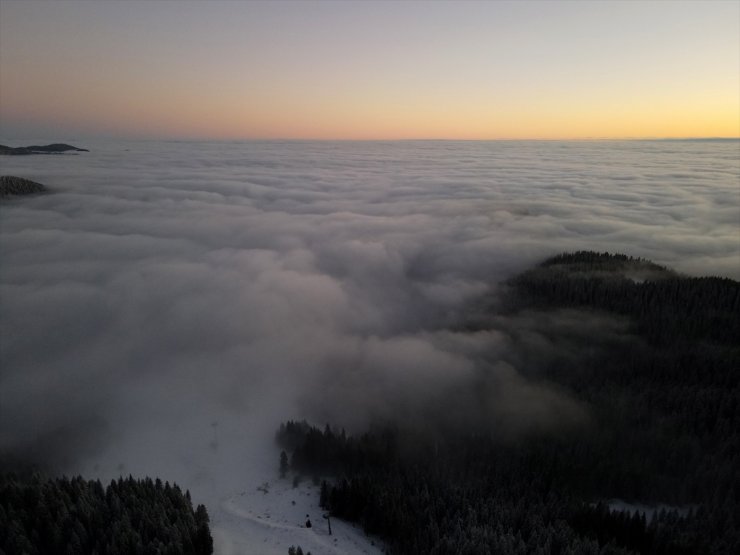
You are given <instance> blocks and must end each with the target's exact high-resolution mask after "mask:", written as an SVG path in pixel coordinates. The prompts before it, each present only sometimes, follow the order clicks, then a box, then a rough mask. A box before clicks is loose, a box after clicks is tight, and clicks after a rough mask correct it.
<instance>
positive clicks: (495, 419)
mask: <svg viewBox="0 0 740 555" xmlns="http://www.w3.org/2000/svg"><path fill="white" fill-rule="evenodd" d="M7 143H9V144H11V145H14V143H12V141H7ZM14 146H15V145H14ZM80 146H84V147H87V148H90V149H91V152H90V153H85V154H83V155H79V156H73V155H70V156H34V157H22V158H20V157H19V158H18V159H4V160H1V161H0V164H1V166H0V170H1V172H0V173H2V174H10V175H18V176H21V177H26V178H29V179H33V180H34V181H38V182H41V183H43V184H45V185H47V186H48V187H49V188H50V189H51V190H52V191H53V194H50V195H47V196H43V197H34V198H25V199H14V200H11V201H5V202H4V203H3V205H2V206H0V324H1V329H2V339H1V341H2V343H1V344H0V356H1V359H0V362H1V363H2V366H1V367H0V456H2V457H3V458H4V459H6V460H7V459H8V458H11V459H14V460H21V461H29V460H30V461H35V462H37V463H39V464H44V465H47V466H49V467H50V468H52V469H54V470H58V471H65V472H85V473H86V474H87V475H89V476H94V475H100V476H102V477H108V476H113V475H117V474H118V473H121V472H123V473H126V474H128V473H129V472H130V473H133V474H137V475H143V474H148V475H155V474H156V475H161V476H164V477H166V478H168V479H175V480H177V481H179V482H180V483H183V484H184V485H185V486H187V487H191V488H193V489H194V490H195V491H196V493H198V494H200V495H202V496H211V495H217V494H218V492H219V491H227V490H228V489H229V488H231V487H233V484H234V483H235V482H238V481H239V480H240V477H241V476H243V475H244V474H246V473H247V469H249V468H254V467H260V468H271V466H270V465H273V466H274V465H275V463H276V461H275V460H273V458H274V457H273V454H272V453H271V452H269V450H268V451H267V455H265V445H268V444H269V441H270V438H271V435H272V433H273V431H274V429H275V427H276V425H277V423H278V422H279V421H280V420H282V419H286V418H304V417H305V418H309V419H311V420H313V421H314V422H316V423H319V424H323V423H324V422H327V421H328V422H332V423H334V424H336V425H340V426H345V427H347V428H348V429H361V428H362V427H363V426H365V425H367V424H368V423H369V422H372V421H375V420H377V419H402V420H405V421H410V422H415V423H424V422H437V421H444V422H447V423H449V424H450V425H453V426H454V425H461V426H469V425H483V426H486V427H490V428H491V429H493V430H494V431H495V430H501V431H502V432H504V433H507V434H510V433H512V432H513V433H519V432H520V431H526V430H527V429H531V428H537V429H539V428H542V427H545V428H547V427H555V428H556V427H558V426H560V425H570V423H573V422H577V421H580V420H582V419H585V418H587V414H585V411H584V409H583V407H581V406H579V405H578V403H576V402H575V401H574V400H572V399H570V398H569V397H568V396H567V395H565V394H564V393H562V392H559V391H556V390H553V389H552V388H549V387H547V386H546V385H543V384H540V383H537V382H536V381H534V380H533V379H532V378H531V374H530V373H529V372H528V371H527V370H528V369H527V368H525V367H523V366H526V365H527V364H531V363H532V360H534V359H536V354H537V353H538V352H540V351H542V352H545V353H546V352H548V351H552V350H553V349H567V348H568V345H567V341H565V342H559V341H553V338H552V337H548V336H547V334H543V333H541V329H540V328H541V327H542V323H541V322H540V321H539V320H538V319H537V318H534V317H533V318H531V321H530V319H528V317H527V315H519V316H517V317H516V318H508V319H507V318H505V317H497V318H495V319H493V320H492V329H490V330H488V331H484V332H477V333H466V332H464V331H460V330H461V329H464V325H465V323H466V321H467V317H468V315H469V314H472V313H474V312H476V311H480V310H481V303H482V302H483V301H482V299H486V303H491V302H493V303H494V305H495V299H496V295H497V293H498V284H499V282H500V281H501V280H503V279H505V278H507V277H510V276H512V275H513V274H515V273H517V272H519V271H522V270H524V269H526V268H527V267H529V266H531V265H533V264H535V263H536V262H538V261H539V260H541V259H542V258H544V257H546V256H550V255H552V254H555V253H558V252H560V251H566V250H567V251H572V250H580V249H593V250H602V251H603V250H610V251H619V252H624V253H626V254H630V255H633V256H642V257H646V258H650V259H652V260H653V261H655V262H657V263H660V264H665V265H669V266H672V267H674V268H675V269H677V270H679V271H682V272H687V273H691V274H696V275H706V274H716V275H723V276H728V277H733V278H735V279H738V278H740V221H739V220H740V192H739V189H738V184H739V183H740V181H739V180H740V161H739V160H738V143H737V141H718V142H689V141H685V142H684V141H665V142H660V141H655V142H650V141H636V142H580V143H563V142H493V143H485V142H480V143H479V142H389V143H382V142H344V143H331V142H274V143H268V142H247V143H183V142H130V143H127V142H117V143H112V142H110V143H105V142H100V143H96V144H81V145H80ZM487 306H488V305H487ZM553 317H556V316H553ZM561 322H562V323H563V324H564V325H565V326H566V328H565V329H568V330H571V331H572V332H573V333H585V331H588V330H591V331H592V330H594V329H598V330H601V333H603V334H607V335H608V336H610V337H617V336H619V334H621V333H624V326H623V325H622V323H620V322H619V321H603V318H601V317H599V316H597V315H594V316H593V320H583V319H582V318H580V317H574V316H573V315H572V314H563V315H561V319H560V320H559V323H561ZM456 330H457V331H456ZM522 353H525V354H522Z"/></svg>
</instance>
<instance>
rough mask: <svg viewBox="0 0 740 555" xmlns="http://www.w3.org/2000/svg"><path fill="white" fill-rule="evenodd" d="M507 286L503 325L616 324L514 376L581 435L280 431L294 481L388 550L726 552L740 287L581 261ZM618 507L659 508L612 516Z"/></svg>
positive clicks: (737, 498)
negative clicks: (576, 408)
mask: <svg viewBox="0 0 740 555" xmlns="http://www.w3.org/2000/svg"><path fill="white" fill-rule="evenodd" d="M507 285H508V289H509V293H508V294H509V298H508V302H507V303H505V305H506V311H507V315H508V316H509V317H514V316H516V315H517V314H519V313H524V312H526V313H527V314H528V315H530V316H531V315H535V316H534V317H535V318H536V317H537V315H540V316H542V320H543V321H545V322H548V321H551V322H553V324H552V325H557V321H558V320H557V318H552V319H550V320H548V319H547V318H545V316H547V315H549V314H551V313H557V311H562V310H569V311H576V312H577V313H581V314H583V315H584V317H585V316H587V315H588V314H599V315H601V316H602V317H603V318H610V317H612V316H613V317H614V318H618V319H620V321H626V322H627V323H628V331H627V333H626V335H625V336H624V337H622V338H621V339H620V341H619V342H617V343H608V342H603V341H601V340H600V338H599V337H598V334H599V331H598V330H596V329H594V330H593V334H592V335H591V336H589V335H586V336H585V337H579V338H576V339H573V338H572V337H571V338H570V339H569V340H570V341H576V349H575V350H576V351H578V352H579V354H578V356H573V355H568V356H566V355H563V354H558V351H557V350H556V349H555V350H553V351H552V353H550V354H549V355H548V356H541V357H539V358H537V359H532V360H536V364H535V365H536V367H535V368H530V369H529V370H528V372H527V377H528V379H531V380H533V381H535V382H537V381H540V382H542V383H543V384H551V385H555V386H556V387H558V388H560V389H561V390H562V391H565V392H568V394H569V395H571V396H572V397H574V398H575V399H577V400H578V401H579V402H580V403H582V404H583V406H585V407H586V409H587V411H588V414H589V418H590V420H589V422H590V424H589V425H588V426H581V427H575V428H572V429H568V430H561V431H560V432H558V433H552V432H544V431H539V432H533V433H530V434H524V435H521V436H520V437H518V438H516V439H511V438H507V439H505V440H503V439H501V438H499V437H497V435H496V434H495V432H493V431H491V432H489V433H486V432H485V431H481V430H484V428H479V429H476V431H475V432H472V431H465V430H458V433H456V434H451V435H449V436H447V437H440V436H439V435H424V434H423V433H419V432H410V431H404V430H407V428H404V426H403V423H396V424H400V425H396V424H392V425H384V426H381V427H379V428H377V429H373V430H371V431H368V432H367V433H365V434H363V435H360V436H348V435H347V434H345V433H344V432H343V431H339V430H334V429H332V428H331V427H329V426H327V427H326V428H324V429H323V430H322V429H318V428H313V427H311V426H309V425H308V424H306V423H298V422H288V423H286V424H284V425H283V426H281V428H280V430H279V431H278V435H277V438H278V442H279V444H280V445H281V446H282V447H283V448H284V449H285V450H286V451H287V452H288V453H290V455H291V467H292V469H293V471H294V472H297V473H303V474H307V475H312V476H316V477H320V476H323V477H325V478H326V481H325V482H324V484H323V485H322V500H321V501H322V505H323V506H324V507H325V508H326V509H327V510H329V511H330V512H331V513H332V514H334V515H336V516H339V517H343V518H347V519H350V520H354V521H358V522H361V523H362V524H363V526H364V527H365V529H366V530H367V531H368V532H371V533H375V534H379V535H380V536H381V537H383V538H384V539H385V540H386V541H387V542H388V544H389V545H390V547H391V550H392V552H393V553H398V554H418V553H434V554H478V553H480V554H483V553H500V554H511V553H518V554H519V553H520V554H529V553H547V554H550V553H552V554H575V553H591V554H596V553H611V554H616V553H644V554H668V553H676V554H688V553H697V554H699V553H712V554H715V553H716V554H727V555H729V554H734V553H740V471H738V469H739V468H740V379H739V378H738V375H739V374H740V346H739V342H738V338H740V333H738V332H740V327H739V326H740V283H738V282H735V281H732V280H729V279H722V278H691V277H684V276H680V275H678V274H676V273H675V272H672V271H670V270H668V269H666V268H663V267H660V266H657V265H655V264H653V263H651V262H648V261H645V260H640V259H633V258H629V257H627V256H624V255H611V254H606V253H603V254H602V253H593V252H579V253H574V254H565V255H560V256H557V257H554V258H552V259H550V260H547V261H545V262H544V263H543V264H541V265H540V266H538V267H537V268H534V269H532V270H530V271H528V272H525V273H523V274H522V275H520V276H517V277H515V278H513V279H512V280H510V281H509V282H508V284H507ZM499 321H501V320H499ZM504 321H505V320H504ZM479 327H480V325H479V324H476V328H479ZM546 331H547V330H546ZM553 337H557V333H556V331H555V330H553ZM533 364H534V363H533ZM614 499H621V500H625V501H626V502H629V503H634V504H638V503H639V504H641V505H643V506H648V507H650V506H653V507H656V510H655V511H654V513H653V512H649V513H645V512H643V513H636V514H635V513H630V512H619V511H617V510H615V509H614V508H613V507H611V508H610V500H614Z"/></svg>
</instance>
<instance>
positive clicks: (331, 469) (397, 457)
mask: <svg viewBox="0 0 740 555" xmlns="http://www.w3.org/2000/svg"><path fill="white" fill-rule="evenodd" d="M283 429H284V430H291V429H304V430H306V434H305V435H304V443H302V444H299V445H298V446H297V447H296V448H295V450H294V451H293V457H292V461H293V462H292V469H293V470H294V471H295V472H297V473H302V474H306V475H312V476H327V475H329V476H331V477H330V478H328V479H325V480H323V481H322V483H321V499H320V504H321V506H322V507H323V508H324V509H327V510H329V511H330V512H331V514H332V515H333V516H336V517H338V518H343V519H346V520H350V521H355V522H359V523H360V524H361V525H362V526H363V528H364V530H365V531H366V532H367V533H369V534H375V535H378V536H379V537H381V538H382V539H383V540H385V541H386V542H387V544H388V545H389V546H390V548H391V552H392V553H403V554H417V553H432V554H439V555H441V554H450V555H452V554H484V553H500V554H503V555H507V554H530V553H543V554H545V553H547V554H549V553H557V554H626V553H645V554H648V553H650V554H674V553H675V554H678V553H686V554H689V553H697V554H698V553H727V554H730V553H734V552H735V551H733V549H736V548H737V547H740V543H739V541H740V538H738V537H737V528H735V530H734V531H733V530H726V529H725V530H722V527H723V526H725V525H726V524H727V523H728V521H727V520H726V517H727V515H726V514H724V513H722V514H713V513H708V512H707V511H706V510H705V509H704V508H702V507H697V508H696V509H693V508H690V509H688V510H687V512H686V514H685V515H683V516H682V513H680V512H679V511H678V510H671V511H665V510H663V511H660V512H658V513H657V514H656V516H655V518H652V519H648V518H646V516H645V515H644V514H629V513H625V512H619V511H612V510H609V508H608V507H607V506H606V505H604V504H603V503H592V502H587V501H585V500H584V498H583V496H581V495H579V492H580V490H581V489H582V488H581V486H580V485H579V480H580V477H581V473H582V471H583V468H582V465H578V466H577V468H576V469H571V468H569V467H568V466H567V464H566V459H567V460H568V461H572V455H574V454H575V453H572V452H571V456H564V455H562V454H559V453H558V452H557V449H558V447H559V445H555V444H550V443H548V440H547V438H545V437H539V438H530V439H528V440H526V441H522V442H520V443H517V444H516V445H512V444H509V443H500V442H497V441H495V440H493V439H492V438H488V437H482V436H478V437H474V436H469V437H459V438H457V439H455V440H452V439H448V440H446V441H445V442H444V443H440V442H439V441H436V442H432V441H425V440H422V439H420V438H419V437H409V436H407V435H405V434H404V433H402V432H399V431H393V430H385V431H383V432H379V431H376V432H368V433H365V434H363V435H361V436H359V437H352V436H347V435H346V434H342V433H341V432H338V431H332V430H330V429H328V428H325V429H324V430H323V431H321V430H320V429H318V428H313V427H310V426H308V425H307V424H306V423H296V422H288V423H286V424H285V425H284V428H283ZM282 437H283V436H282V435H279V436H278V440H279V441H280V439H281V438H282ZM281 444H282V443H281ZM409 444H413V445H414V448H413V449H410V448H409ZM327 451H328V452H332V453H335V454H336V455H337V456H338V458H339V459H341V460H342V461H344V462H343V463H342V465H340V466H342V468H341V469H340V470H339V472H336V469H337V463H336V460H328V459H327V457H326V452H327ZM327 463H328V464H327ZM325 464H327V466H324V465H325ZM708 530H717V531H721V533H719V534H718V535H717V536H714V537H712V536H711V535H709V534H707V531H708ZM733 535H734V536H733ZM728 536H729V537H728Z"/></svg>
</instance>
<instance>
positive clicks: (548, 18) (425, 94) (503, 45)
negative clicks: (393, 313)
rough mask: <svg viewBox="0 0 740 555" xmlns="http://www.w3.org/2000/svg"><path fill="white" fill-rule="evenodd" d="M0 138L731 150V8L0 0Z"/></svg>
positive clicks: (736, 18) (728, 4) (737, 86)
mask: <svg viewBox="0 0 740 555" xmlns="http://www.w3.org/2000/svg"><path fill="white" fill-rule="evenodd" d="M0 135H1V136H3V137H8V136H13V137H16V136H17V137H22V136H49V137H52V136H53V137H56V138H57V139H58V140H62V139H64V138H66V137H70V136H112V137H142V138H203V139H260V138H263V139H264V138H268V139H269V138H297V139H414V138H418V139H505V138H510V139H558V138H560V139H568V138H604V137H608V138H613V137H620V138H631V137H708V136H712V137H737V136H740V2H736V1H720V2H711V1H702V2H672V1H661V2H606V1H605V2H536V1H531V2H505V1H501V2H494V1H490V2H413V1H408V2H369V1H368V2H311V1H307V0H302V1H300V2H289V1H285V2H247V1H227V2H221V1H211V2H187V1H177V0H170V1H154V2H143V1H142V2H124V1H115V0H109V1H105V2H94V1H66V0H56V1H54V2H51V1H37V0H22V1H18V0H1V1H0Z"/></svg>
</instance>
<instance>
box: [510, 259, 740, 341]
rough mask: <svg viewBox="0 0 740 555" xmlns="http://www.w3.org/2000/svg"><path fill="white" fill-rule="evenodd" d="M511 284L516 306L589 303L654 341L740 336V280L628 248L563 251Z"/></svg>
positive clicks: (544, 306)
mask: <svg viewBox="0 0 740 555" xmlns="http://www.w3.org/2000/svg"><path fill="white" fill-rule="evenodd" d="M508 284H509V285H510V286H512V287H513V290H514V293H515V297H516V298H515V300H514V304H515V306H519V307H522V306H528V307H530V308H540V309H542V308H588V309H595V310H603V311H607V312H613V313H616V314H620V315H623V316H628V317H630V318H631V319H632V321H633V322H634V323H635V325H636V327H637V330H638V332H639V333H640V334H641V335H643V336H644V337H645V338H646V339H648V340H649V341H650V342H651V343H654V344H666V345H667V344H680V343H682V342H683V341H684V340H685V339H686V338H687V337H691V338H692V339H701V340H705V341H709V342H712V343H720V344H725V345H733V344H736V343H737V338H738V337H740V319H738V318H737V314H738V313H740V282H737V281H734V280H732V279H728V278H719V277H698V278H697V277H686V276H680V275H679V274H677V273H675V272H673V271H672V270H670V269H668V268H665V267H663V266H659V265H657V264H653V263H652V262H650V261H648V260H644V259H640V258H631V257H628V256H626V255H623V254H609V253H595V252H586V251H582V252H577V253H572V254H561V255H558V256H555V257H553V258H550V259H548V260H546V261H545V262H543V263H542V264H540V265H539V266H538V267H536V268H534V269H532V270H528V271H526V272H524V273H523V274H521V275H519V276H517V277H515V278H513V279H511V280H509V282H508Z"/></svg>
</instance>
